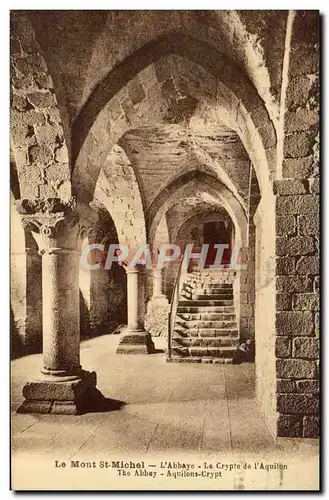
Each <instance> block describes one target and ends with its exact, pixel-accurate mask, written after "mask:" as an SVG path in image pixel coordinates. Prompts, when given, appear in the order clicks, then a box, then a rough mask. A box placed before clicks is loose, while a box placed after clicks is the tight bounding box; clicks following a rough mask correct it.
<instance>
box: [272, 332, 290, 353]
mask: <svg viewBox="0 0 329 500" xmlns="http://www.w3.org/2000/svg"><path fill="white" fill-rule="evenodd" d="M275 355H276V357H277V358H289V356H291V338H289V337H277V339H276V344H275Z"/></svg>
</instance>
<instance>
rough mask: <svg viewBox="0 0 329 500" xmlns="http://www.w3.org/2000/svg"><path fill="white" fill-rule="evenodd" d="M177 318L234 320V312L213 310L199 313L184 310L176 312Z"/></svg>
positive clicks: (186, 319)
mask: <svg viewBox="0 0 329 500" xmlns="http://www.w3.org/2000/svg"><path fill="white" fill-rule="evenodd" d="M176 316H177V317H178V318H180V319H182V320H185V321H188V320H191V321H196V320H201V321H212V320H215V321H235V314H234V313H227V312H213V313H207V312H201V313H184V312H177V315H176Z"/></svg>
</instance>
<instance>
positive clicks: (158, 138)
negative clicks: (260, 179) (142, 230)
mask: <svg viewBox="0 0 329 500" xmlns="http://www.w3.org/2000/svg"><path fill="white" fill-rule="evenodd" d="M120 145H121V146H122V147H123V148H124V150H125V152H126V154H127V156H128V158H129V160H130V162H131V164H132V165H133V167H134V170H135V172H137V173H138V177H139V182H140V187H141V189H142V191H143V194H144V199H145V204H146V207H148V206H149V205H150V204H151V202H152V201H153V200H154V198H155V197H156V196H157V194H158V193H159V192H160V191H161V190H162V189H163V188H164V187H165V186H166V185H167V184H168V183H169V182H170V181H171V180H172V179H173V178H176V177H178V176H179V175H180V174H181V173H184V172H186V171H188V170H197V169H202V170H203V171H206V172H209V173H212V174H214V173H216V171H218V170H219V169H220V168H221V169H222V170H224V172H225V174H226V175H227V176H228V180H230V181H231V183H232V185H234V186H235V187H236V189H237V192H238V193H239V194H240V195H241V196H242V198H245V197H246V196H247V194H248V179H249V164H250V162H249V159H248V156H247V154H246V151H245V149H244V147H243V145H242V143H241V141H240V139H239V137H238V136H237V134H236V133H235V132H233V131H232V130H230V129H228V128H227V127H225V126H224V125H220V126H218V124H216V125H215V126H211V125H208V126H207V127H202V128H201V127H200V128H199V129H198V130H196V131H193V129H191V128H187V127H186V126H183V125H161V126H156V127H144V128H139V129H135V130H130V131H129V132H127V133H126V134H125V135H124V137H123V139H122V140H121V141H120Z"/></svg>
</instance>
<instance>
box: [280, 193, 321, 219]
mask: <svg viewBox="0 0 329 500" xmlns="http://www.w3.org/2000/svg"><path fill="white" fill-rule="evenodd" d="M319 201H320V200H319V196H318V195H315V194H304V195H294V196H279V197H278V198H277V202H276V203H277V205H276V207H277V209H276V212H277V215H293V214H296V215H300V214H303V215H304V214H318V213H319V210H320V205H319Z"/></svg>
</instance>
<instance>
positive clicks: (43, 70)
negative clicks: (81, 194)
mask: <svg viewBox="0 0 329 500" xmlns="http://www.w3.org/2000/svg"><path fill="white" fill-rule="evenodd" d="M10 73H11V134H12V139H13V141H12V147H13V150H14V154H15V158H16V164H17V173H18V180H19V185H20V195H21V197H23V198H38V197H41V198H45V197H63V198H65V197H67V196H70V194H71V182H70V165H69V153H68V147H67V137H66V136H65V133H64V127H63V121H62V117H61V111H60V109H59V106H58V102H57V97H56V93H55V88H54V85H53V81H52V78H51V75H50V73H49V70H48V66H47V63H46V60H45V57H44V54H43V52H42V49H41V47H40V45H39V43H38V41H37V39H36V36H35V33H34V30H33V28H32V25H31V23H30V21H29V19H28V16H27V15H26V14H25V13H23V12H13V13H12V14H11V55H10Z"/></svg>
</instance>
